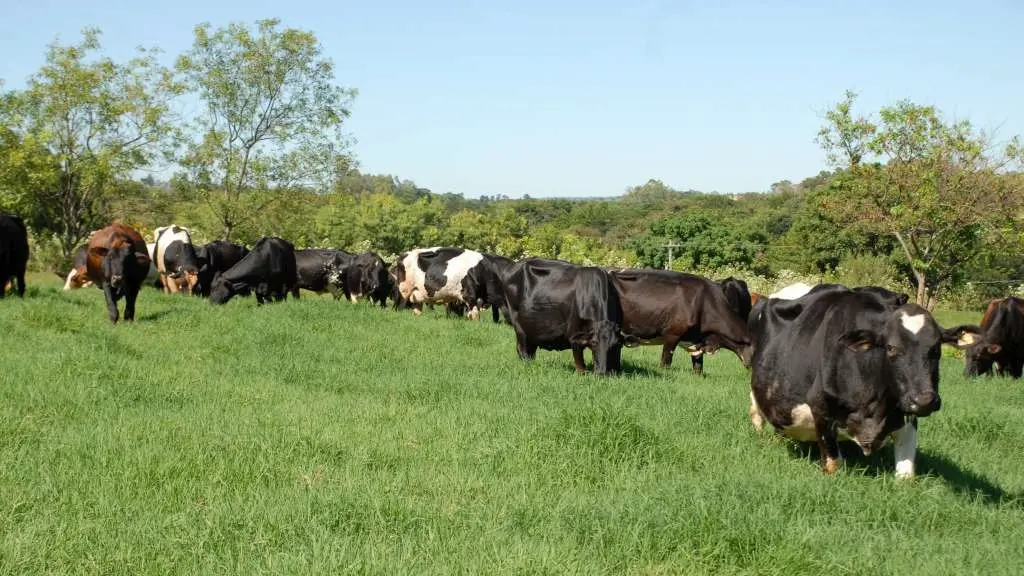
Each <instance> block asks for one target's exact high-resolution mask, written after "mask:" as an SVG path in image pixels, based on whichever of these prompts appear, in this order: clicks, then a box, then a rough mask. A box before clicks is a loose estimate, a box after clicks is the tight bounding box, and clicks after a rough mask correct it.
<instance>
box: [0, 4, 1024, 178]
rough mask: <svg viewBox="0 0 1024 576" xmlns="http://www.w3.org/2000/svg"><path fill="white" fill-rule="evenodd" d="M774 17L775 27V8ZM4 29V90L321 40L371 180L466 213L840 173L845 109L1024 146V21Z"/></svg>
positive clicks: (993, 13) (446, 15)
mask: <svg viewBox="0 0 1024 576" xmlns="http://www.w3.org/2000/svg"><path fill="white" fill-rule="evenodd" d="M769 5H771V6H769ZM3 13H4V18H3V19H0V54H3V55H4V56H3V58H0V78H2V79H3V80H4V82H5V85H4V86H5V88H20V87H22V86H24V83H25V80H26V78H27V77H28V76H29V75H31V74H32V73H33V72H34V71H35V70H37V69H38V68H39V66H40V65H41V64H42V60H43V54H44V50H45V47H46V45H47V44H48V43H49V42H51V41H52V40H54V38H57V37H59V38H60V40H61V41H62V42H64V43H73V42H77V41H78V40H79V38H80V31H81V29H82V28H83V27H86V26H97V27H99V28H101V29H102V31H103V36H102V42H103V46H104V52H105V53H106V54H107V55H109V56H111V57H113V58H115V59H122V58H125V59H126V58H128V57H130V56H131V54H132V52H133V50H134V48H135V47H136V46H139V45H144V46H147V47H153V46H156V47H159V48H161V49H162V50H163V51H164V52H165V57H166V62H167V63H168V64H170V63H172V62H173V58H174V57H175V56H176V55H177V54H179V53H180V52H182V51H184V50H187V49H188V47H189V46H190V45H191V42H192V32H193V28H194V27H195V25H196V24H198V23H200V22H209V23H211V24H213V25H214V26H220V25H224V24H227V23H229V22H235V21H241V22H249V23H251V22H255V21H256V20H258V19H261V18H268V17H275V18H280V19H281V21H282V24H283V25H285V26H291V27H296V28H302V29H305V30H311V31H313V32H314V33H316V35H317V37H318V38H319V39H320V41H321V43H322V45H323V50H324V53H325V55H326V56H328V57H330V58H331V59H332V60H333V61H334V63H335V65H336V67H337V81H338V83H339V84H342V85H344V86H349V87H353V88H356V89H357V90H358V91H359V95H358V97H357V98H356V100H355V102H354V106H353V110H352V117H351V119H350V120H349V121H348V122H347V130H348V132H349V133H350V134H351V136H352V137H353V138H354V140H355V144H354V147H353V152H354V154H355V157H356V159H357V161H358V163H359V168H360V169H361V170H363V171H364V172H372V173H386V174H393V175H395V176H398V177H399V178H401V179H409V180H413V181H415V182H416V183H417V184H418V185H419V186H424V187H426V188H429V189H431V190H433V191H434V192H438V193H443V192H456V193H461V194H463V195H464V196H466V197H467V198H476V197H478V196H480V195H484V194H486V195H495V194H504V195H507V196H510V197H513V198H516V197H521V196H522V195H523V194H529V195H531V196H534V197H554V196H562V197H580V196H615V195H619V194H622V193H623V191H624V190H625V189H626V188H627V187H628V186H632V185H640V184H643V183H644V182H646V181H647V180H648V179H650V178H655V179H659V180H661V181H662V182H664V183H665V184H667V185H669V186H671V187H673V188H677V189H683V190H685V189H695V190H701V191H707V192H711V191H717V192H724V193H738V192H756V191H763V190H767V189H768V188H769V187H770V186H771V184H772V183H773V182H777V181H780V180H787V179H788V180H792V181H794V182H797V181H799V180H801V179H803V178H805V177H808V176H812V175H814V174H817V173H818V172H819V171H820V170H822V169H825V168H827V167H828V166H827V164H826V160H825V157H824V154H823V153H822V152H821V150H820V148H819V146H818V145H817V144H816V143H815V142H814V137H815V135H816V133H817V131H818V129H819V127H820V126H821V125H822V114H823V113H824V111H825V110H826V109H828V108H829V107H830V106H831V105H833V104H834V103H835V102H837V101H838V100H839V99H841V98H842V95H843V92H844V90H846V89H853V90H855V91H857V92H858V93H859V94H860V97H859V98H858V106H859V109H860V110H861V111H863V112H865V113H870V112H873V111H876V110H877V109H878V108H879V107H881V106H885V105H888V104H892V103H894V102H896V101H897V100H900V99H904V98H906V99H910V100H912V101H914V102H915V103H918V104H932V105H935V106H937V107H938V108H939V109H940V110H942V111H943V112H944V113H945V115H946V116H947V118H950V119H954V118H955V119H967V120H970V121H972V122H973V123H974V124H976V125H977V126H979V127H983V128H986V129H998V134H999V135H1000V136H1004V137H1009V136H1011V135H1013V134H1024V109H1022V106H1021V104H1022V102H1024V100H1022V95H1024V74H1021V64H1022V62H1024V58H1022V56H1024V43H1021V41H1020V30H1021V29H1024V2H1020V1H1019V0H1003V1H992V0H976V1H974V2H969V3H968V2H962V1H960V2H954V1H949V0H932V1H930V2H924V1H918V0H906V1H902V2H888V1H876V0H864V1H860V2H822V1H820V0H817V1H804V0H787V1H786V2H766V1H762V2H754V1H745V2H740V1H730V0H718V1H707V2H691V1H686V0H676V1H671V0H634V1H632V2H630V1H619V2H613V1H609V0H565V1H557V0H550V1H544V2H542V1H539V0H520V1H518V2H488V1H484V0H482V1H478V2H470V1H454V0H435V1H433V2H424V1H422V0H396V1H388V0H375V1H364V2H347V1H344V0H334V1H327V0H288V1H287V2H280V1H276V2H269V1H261V0H244V1H239V0H216V1H214V0H204V1H199V0H174V1H173V2H169V1H164V0H149V1H147V2H138V1H137V0H131V1H127V0H104V1H102V2H80V1H70V0H59V1H58V0H30V1H29V0H26V1H15V2H12V3H9V4H8V5H7V6H5V7H4V9H3Z"/></svg>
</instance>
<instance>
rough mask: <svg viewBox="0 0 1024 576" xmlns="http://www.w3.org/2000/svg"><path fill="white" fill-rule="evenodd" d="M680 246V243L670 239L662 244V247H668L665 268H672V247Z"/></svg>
mask: <svg viewBox="0 0 1024 576" xmlns="http://www.w3.org/2000/svg"><path fill="white" fill-rule="evenodd" d="M681 247H682V244H676V243H675V242H674V241H672V240H670V241H669V243H668V244H665V245H664V246H662V248H668V261H667V262H665V270H671V269H672V249H673V248H681Z"/></svg>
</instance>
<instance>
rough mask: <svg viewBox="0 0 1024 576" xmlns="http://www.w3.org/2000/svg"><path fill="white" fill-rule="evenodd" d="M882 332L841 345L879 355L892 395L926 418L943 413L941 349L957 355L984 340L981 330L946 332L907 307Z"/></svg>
mask: <svg viewBox="0 0 1024 576" xmlns="http://www.w3.org/2000/svg"><path fill="white" fill-rule="evenodd" d="M886 316H887V317H886V321H885V324H884V326H883V327H882V329H881V330H880V331H873V330H864V329H858V330H852V331H849V332H846V333H845V334H843V335H842V336H841V337H840V338H839V340H840V342H841V343H842V345H844V346H846V348H847V349H849V350H850V351H852V352H853V353H854V354H876V355H877V356H876V357H875V358H874V359H873V360H868V361H878V362H881V363H882V371H883V374H887V376H888V377H887V378H886V379H887V380H889V379H890V378H891V380H890V381H891V385H892V386H893V390H892V392H893V393H894V394H895V395H896V398H897V400H898V403H899V407H900V409H901V410H902V411H903V412H904V413H906V414H912V415H915V416H927V415H929V414H931V413H932V412H935V411H937V410H939V409H940V408H941V407H942V399H941V397H940V396H939V358H941V357H942V344H951V345H953V346H955V347H956V348H959V349H965V348H968V347H970V346H972V345H974V344H976V343H977V342H979V341H980V340H981V329H980V328H979V327H977V326H970V325H964V326H957V327H955V328H948V329H945V328H942V327H941V326H939V324H938V323H937V322H936V321H935V319H934V318H933V317H932V315H931V314H930V313H929V312H928V311H927V310H925V309H924V308H922V307H920V306H918V305H916V304H906V305H903V306H900V307H899V308H896V309H895V310H893V311H892V312H888V313H887V314H886Z"/></svg>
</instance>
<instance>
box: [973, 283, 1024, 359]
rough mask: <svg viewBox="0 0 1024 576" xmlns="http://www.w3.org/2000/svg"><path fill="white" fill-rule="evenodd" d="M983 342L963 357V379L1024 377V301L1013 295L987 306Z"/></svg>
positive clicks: (982, 319)
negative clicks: (995, 376)
mask: <svg viewBox="0 0 1024 576" xmlns="http://www.w3.org/2000/svg"><path fill="white" fill-rule="evenodd" d="M981 330H982V333H983V335H982V339H981V342H978V343H977V344H975V345H974V346H971V347H970V348H968V349H967V351H966V353H965V354H964V376H968V377H970V376H981V375H988V376H991V375H992V368H993V366H995V367H996V370H997V371H998V372H999V375H1000V376H1006V375H1009V376H1010V377H1011V378H1020V377H1021V375H1022V374H1024V299H1021V298H1016V297H1014V296H1010V297H1008V298H996V299H995V300H991V301H990V302H989V303H988V306H987V307H986V308H985V314H984V315H983V316H982V317H981Z"/></svg>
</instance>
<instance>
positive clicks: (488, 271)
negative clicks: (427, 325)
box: [396, 247, 502, 320]
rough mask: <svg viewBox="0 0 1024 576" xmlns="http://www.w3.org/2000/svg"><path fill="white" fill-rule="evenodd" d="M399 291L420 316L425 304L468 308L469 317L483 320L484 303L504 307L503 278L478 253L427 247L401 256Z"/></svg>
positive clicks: (397, 273) (398, 268)
mask: <svg viewBox="0 0 1024 576" xmlns="http://www.w3.org/2000/svg"><path fill="white" fill-rule="evenodd" d="M398 261H399V264H400V265H399V266H398V267H397V269H396V279H397V281H398V289H399V292H400V293H401V295H402V297H403V298H405V299H406V300H408V301H409V302H410V303H411V304H412V307H413V312H414V313H415V314H417V315H419V314H420V313H421V312H422V306H423V304H424V303H440V304H448V303H450V302H459V303H463V304H465V305H466V307H467V309H468V311H467V312H466V316H468V317H469V318H470V319H471V320H476V319H478V318H479V317H480V309H481V308H483V306H484V305H485V304H491V305H493V306H500V305H501V298H502V296H501V286H500V279H499V278H498V276H497V273H496V272H495V270H494V265H493V264H492V263H491V261H490V260H488V259H486V258H484V256H483V254H481V253H479V252H477V251H475V250H466V249H464V248H437V247H435V248H428V249H417V250H410V251H409V252H406V253H405V254H402V255H401V256H399V259H398Z"/></svg>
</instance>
